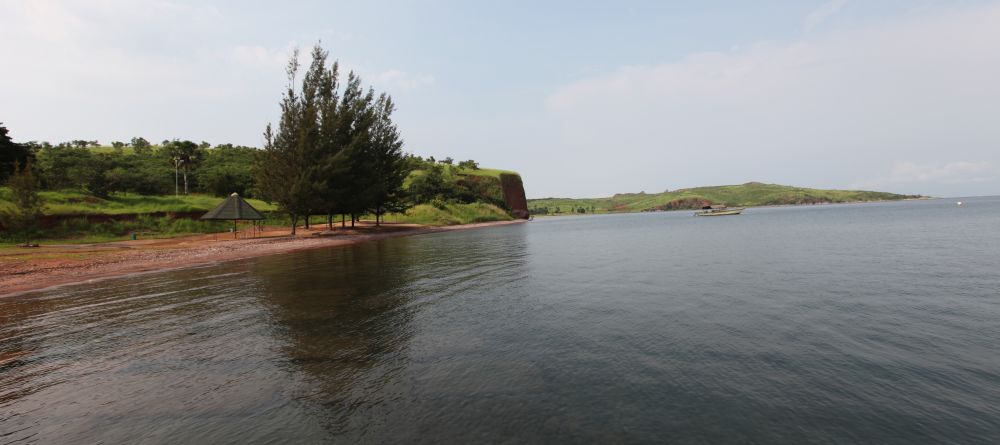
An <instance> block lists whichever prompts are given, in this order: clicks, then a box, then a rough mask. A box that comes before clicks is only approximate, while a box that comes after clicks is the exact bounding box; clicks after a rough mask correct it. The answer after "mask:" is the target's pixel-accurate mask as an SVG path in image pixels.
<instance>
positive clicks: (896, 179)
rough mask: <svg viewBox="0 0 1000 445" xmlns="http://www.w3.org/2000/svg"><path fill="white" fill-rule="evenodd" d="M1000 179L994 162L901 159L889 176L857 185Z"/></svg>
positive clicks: (962, 182)
mask: <svg viewBox="0 0 1000 445" xmlns="http://www.w3.org/2000/svg"><path fill="white" fill-rule="evenodd" d="M998 179H1000V168H998V167H997V164H996V163H994V162H992V161H974V162H973V161H955V162H948V163H944V164H941V163H936V164H917V163H914V162H899V163H897V164H896V165H894V166H893V167H892V170H891V171H890V172H889V174H888V175H885V176H881V177H878V178H875V179H870V180H867V181H861V182H858V183H856V184H855V185H854V188H872V187H891V186H897V185H916V184H924V183H943V184H971V183H988V182H994V181H997V180H998Z"/></svg>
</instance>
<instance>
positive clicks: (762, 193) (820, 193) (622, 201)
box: [528, 182, 916, 214]
mask: <svg viewBox="0 0 1000 445" xmlns="http://www.w3.org/2000/svg"><path fill="white" fill-rule="evenodd" d="M915 197H916V196H912V195H898V194H894V193H885V192H872V191H865V190H822V189H812V188H804V187H791V186H786V185H777V184H762V183H759V182H748V183H746V184H740V185H722V186H711V187H696V188H690V189H680V190H674V191H669V192H664V193H627V194H617V195H615V196H612V197H607V198H586V199H570V198H544V199H529V200H528V208H529V209H531V208H538V207H548V208H549V211H550V212H552V211H554V210H555V209H556V208H559V209H560V210H561V211H562V213H564V214H568V213H571V212H572V210H571V209H574V208H579V207H584V208H586V209H587V210H588V212H589V211H590V208H591V206H593V207H594V210H595V213H611V212H641V211H648V210H658V209H665V208H670V207H677V206H680V207H681V208H684V207H685V206H689V205H690V203H691V202H696V201H702V200H703V201H707V202H709V203H712V204H725V205H729V206H765V205H788V204H815V203H838V202H858V201H885V200H898V199H906V198H915ZM685 200H687V201H685Z"/></svg>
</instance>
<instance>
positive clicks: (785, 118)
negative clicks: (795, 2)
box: [545, 5, 1000, 193]
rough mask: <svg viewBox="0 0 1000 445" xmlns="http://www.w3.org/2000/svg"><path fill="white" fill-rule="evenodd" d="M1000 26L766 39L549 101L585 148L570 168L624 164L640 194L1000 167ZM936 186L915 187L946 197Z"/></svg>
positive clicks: (636, 71) (967, 14) (931, 24)
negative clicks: (902, 163)
mask: <svg viewBox="0 0 1000 445" xmlns="http://www.w3.org/2000/svg"><path fill="white" fill-rule="evenodd" d="M997 23H1000V7H998V6H996V5H994V6H990V7H983V8H977V9H971V10H961V11H949V12H947V13H941V12H940V11H938V12H937V13H935V14H934V15H917V16H911V17H907V18H904V19H900V20H897V21H893V22H889V23H885V24H881V25H879V26H873V27H869V28H864V29H851V30H842V31H839V32H830V33H826V34H824V36H823V37H821V38H812V39H805V40H799V41H790V42H758V43H755V44H752V45H749V46H745V47H744V49H743V50H741V51H739V52H730V51H720V52H706V53H698V54H693V55H690V56H688V57H685V58H683V59H681V60H679V61H676V62H670V63H662V64H658V65H637V66H625V67H621V68H620V69H618V70H617V71H616V72H614V73H611V74H609V75H605V76H599V77H594V78H589V79H583V80H580V81H578V82H574V83H571V84H568V85H565V86H563V87H561V88H559V89H557V90H556V91H555V92H554V93H553V94H551V95H550V96H549V97H548V98H547V99H546V102H545V104H546V108H547V110H548V112H549V115H550V117H551V118H552V119H553V120H554V127H555V128H554V129H555V130H556V131H560V132H561V133H560V137H561V139H562V140H561V141H560V143H561V144H566V145H569V146H572V147H573V148H574V154H573V156H572V157H571V158H570V160H569V162H571V163H573V164H575V165H576V166H575V167H574V166H568V168H578V169H584V170H587V169H592V168H593V167H594V166H600V165H604V166H607V165H609V159H611V160H612V161H613V162H616V163H615V164H611V165H621V166H622V167H620V169H621V171H620V172H619V173H616V177H615V180H618V181H621V182H624V183H630V181H631V183H632V184H633V185H632V187H633V188H632V189H634V190H639V189H647V190H657V189H661V188H676V187H681V186H690V185H703V184H713V183H739V182H743V181H748V180H759V181H766V182H783V183H791V184H802V185H815V186H824V187H846V186H848V185H849V184H852V183H855V182H858V181H862V180H864V179H865V178H871V177H876V176H878V175H880V174H881V172H884V171H886V170H888V169H889V168H890V167H891V166H892V165H893V163H894V162H896V161H897V160H899V159H908V160H911V161H913V162H916V163H921V165H923V164H931V163H940V162H944V161H948V160H953V159H982V160H987V161H990V162H994V163H998V164H1000V152H998V151H997V150H996V148H997V147H998V146H1000V126H998V125H995V116H998V115H1000V82H998V81H997V79H1000V59H998V58H997V57H995V55H996V54H1000V27H998V26H996V24H997ZM942 158H944V159H942ZM619 162H620V164H618V163H619ZM625 166H627V167H625ZM944 180H945V179H937V180H936V181H938V182H939V183H942V184H943V182H940V181H944ZM934 181H935V180H931V181H926V182H923V183H921V184H922V186H923V187H927V189H916V190H913V192H914V193H934V187H935V185H934ZM993 185H996V186H1000V183H993V184H992V185H991V186H993ZM994 191H1000V190H994Z"/></svg>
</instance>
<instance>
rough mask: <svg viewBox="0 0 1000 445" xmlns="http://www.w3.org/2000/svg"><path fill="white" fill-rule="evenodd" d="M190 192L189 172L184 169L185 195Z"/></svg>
mask: <svg viewBox="0 0 1000 445" xmlns="http://www.w3.org/2000/svg"><path fill="white" fill-rule="evenodd" d="M187 194H188V172H187V169H186V168H185V169H184V195H187Z"/></svg>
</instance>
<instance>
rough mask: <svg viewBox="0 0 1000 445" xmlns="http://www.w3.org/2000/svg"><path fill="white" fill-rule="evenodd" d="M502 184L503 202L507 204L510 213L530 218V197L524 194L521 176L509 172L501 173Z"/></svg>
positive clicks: (516, 216) (522, 217)
mask: <svg viewBox="0 0 1000 445" xmlns="http://www.w3.org/2000/svg"><path fill="white" fill-rule="evenodd" d="M500 186H501V187H502V188H503V202H504V203H505V204H507V208H508V209H510V213H511V214H512V215H514V217H515V218H520V219H528V198H527V197H526V196H525V194H524V183H523V182H521V177H520V176H518V175H512V174H509V173H504V174H501V175H500Z"/></svg>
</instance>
